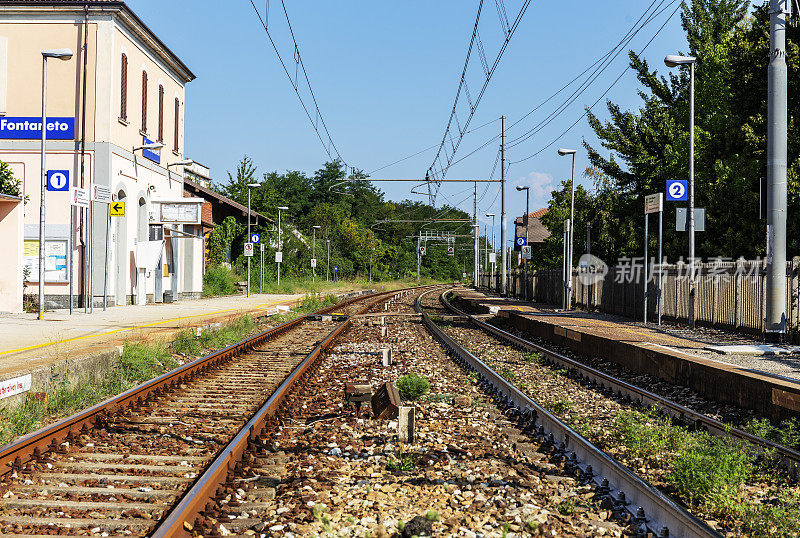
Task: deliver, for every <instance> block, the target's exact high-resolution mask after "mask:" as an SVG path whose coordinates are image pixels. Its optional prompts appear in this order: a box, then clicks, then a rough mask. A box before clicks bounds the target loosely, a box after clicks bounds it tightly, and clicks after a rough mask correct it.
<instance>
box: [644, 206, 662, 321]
mask: <svg viewBox="0 0 800 538" xmlns="http://www.w3.org/2000/svg"><path fill="white" fill-rule="evenodd" d="M663 211H664V195H663V193H660V192H659V193H656V194H650V195H648V196H645V197H644V263H643V264H642V265H643V266H644V267H643V269H644V271H643V273H642V278H643V279H644V282H643V288H644V306H643V308H642V309H643V311H644V313H643V315H642V319H643V321H644V323H647V282H648V280H649V279H648V278H647V265H648V264H647V240H648V224H649V220H650V213H658V214H659V219H658V222H659V230H658V252H659V259H658V269H659V279H658V281H659V284H658V300H659V307H660V301H661V276H660V275H661V225H660V223H661V213H662V212H663ZM659 310H660V308H659ZM660 323H661V316H660V315H659V324H660Z"/></svg>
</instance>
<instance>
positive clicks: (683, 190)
mask: <svg viewBox="0 0 800 538" xmlns="http://www.w3.org/2000/svg"><path fill="white" fill-rule="evenodd" d="M688 199H689V189H688V188H687V186H686V180H685V179H668V180H667V202H685V201H686V200H688Z"/></svg>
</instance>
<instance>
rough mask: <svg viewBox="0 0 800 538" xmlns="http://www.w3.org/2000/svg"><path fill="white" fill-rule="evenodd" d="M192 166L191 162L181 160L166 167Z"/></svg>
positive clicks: (192, 162)
mask: <svg viewBox="0 0 800 538" xmlns="http://www.w3.org/2000/svg"><path fill="white" fill-rule="evenodd" d="M193 164H194V161H193V160H191V159H186V160H183V161H178V162H174V163H170V164H168V165H167V168H169V167H170V166H192V165H193Z"/></svg>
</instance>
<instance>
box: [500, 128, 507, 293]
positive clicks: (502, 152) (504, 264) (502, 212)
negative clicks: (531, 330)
mask: <svg viewBox="0 0 800 538" xmlns="http://www.w3.org/2000/svg"><path fill="white" fill-rule="evenodd" d="M506 235H507V225H506V117H505V116H500V245H501V247H500V248H501V251H500V253H501V258H502V259H501V260H500V264H501V265H502V267H501V269H500V271H501V274H500V282H501V285H500V287H501V289H500V293H501V294H502V295H508V265H507V262H508V253H507V249H506Z"/></svg>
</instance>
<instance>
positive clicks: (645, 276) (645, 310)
mask: <svg viewBox="0 0 800 538" xmlns="http://www.w3.org/2000/svg"><path fill="white" fill-rule="evenodd" d="M649 222H650V215H649V214H648V213H645V214H644V260H643V263H642V269H644V271H643V273H642V279H643V281H644V314H643V315H642V321H643V322H644V324H645V325H647V232H648V230H647V227H648V224H649Z"/></svg>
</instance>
